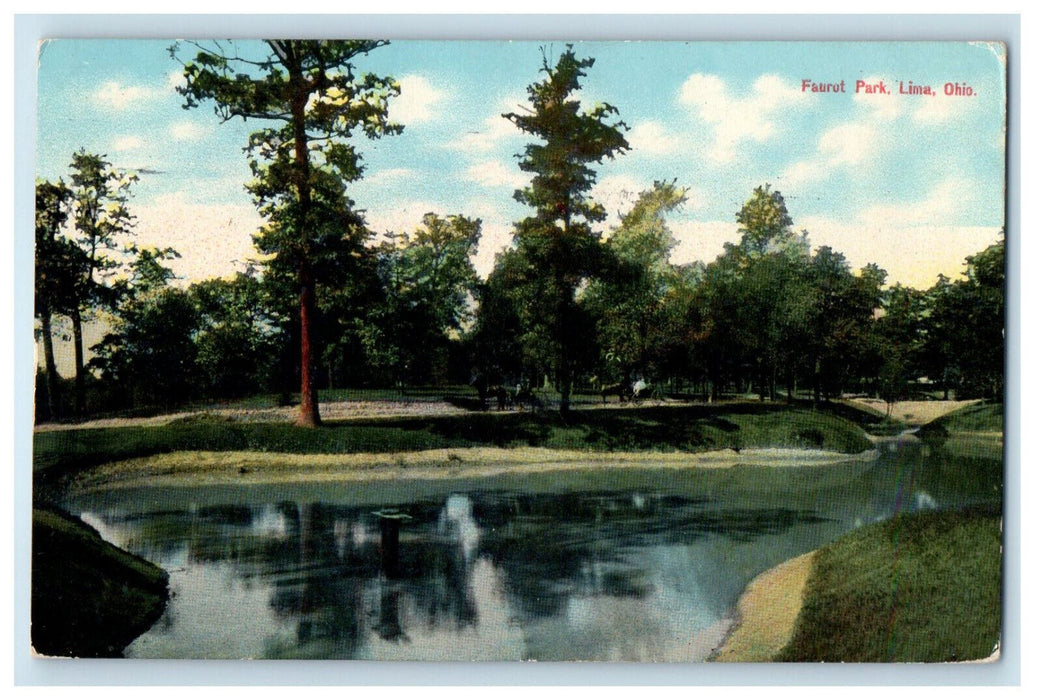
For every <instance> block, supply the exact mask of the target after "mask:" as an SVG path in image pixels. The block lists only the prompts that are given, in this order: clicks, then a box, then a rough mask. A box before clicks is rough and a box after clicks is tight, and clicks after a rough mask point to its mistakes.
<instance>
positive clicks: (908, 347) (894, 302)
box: [873, 284, 929, 416]
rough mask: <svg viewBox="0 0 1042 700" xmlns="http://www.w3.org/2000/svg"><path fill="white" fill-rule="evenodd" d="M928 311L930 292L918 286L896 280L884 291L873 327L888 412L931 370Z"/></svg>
mask: <svg viewBox="0 0 1042 700" xmlns="http://www.w3.org/2000/svg"><path fill="white" fill-rule="evenodd" d="M928 311H929V309H928V305H927V295H926V293H925V292H922V291H920V290H918V289H914V288H912V287H905V286H903V285H901V284H895V285H894V286H893V287H891V288H890V289H888V290H887V291H886V293H885V295H884V302H883V314H882V315H881V316H880V317H879V319H878V320H877V321H876V323H875V324H874V326H873V330H874V335H875V340H876V344H875V348H874V350H875V354H876V367H877V374H878V391H879V395H880V397H881V398H882V399H883V400H885V401H886V403H887V416H889V415H890V414H891V413H892V411H893V404H894V402H895V401H898V400H899V399H901V398H902V397H903V396H905V395H906V394H907V391H908V387H909V385H910V384H912V383H913V382H915V381H916V380H917V379H918V378H919V377H920V376H923V375H924V374H926V373H927V369H926V364H925V360H926V353H925V343H926V332H927V320H928Z"/></svg>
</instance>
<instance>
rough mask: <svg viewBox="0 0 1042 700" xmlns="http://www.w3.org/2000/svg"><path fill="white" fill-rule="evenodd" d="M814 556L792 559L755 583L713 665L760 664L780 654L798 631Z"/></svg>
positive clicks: (807, 555)
mask: <svg viewBox="0 0 1042 700" xmlns="http://www.w3.org/2000/svg"><path fill="white" fill-rule="evenodd" d="M814 555H815V552H808V553H807V554H804V555H802V556H799V557H796V558H795V559H789V560H788V561H786V562H783V563H781V564H779V565H778V566H776V567H774V568H773V569H769V570H768V571H765V572H764V573H762V574H760V575H759V576H757V577H756V578H755V579H753V581H752V583H750V584H749V586H748V587H747V588H746V589H745V592H744V593H742V597H741V598H740V599H739V601H738V622H737V624H736V625H735V626H734V627H733V628H732V629H731V632H730V633H729V634H728V636H727V639H726V640H725V641H724V644H723V646H722V647H721V648H720V649H719V650H718V651H717V652H716V654H715V655H714V656H713V660H714V661H727V662H744V663H761V662H765V661H771V660H772V659H773V658H774V656H775V655H776V654H777V653H778V652H780V651H781V650H782V649H783V648H784V647H785V645H786V644H788V642H789V639H791V638H792V633H793V630H794V629H795V627H796V618H797V617H798V616H799V613H800V608H802V607H803V594H804V591H805V589H806V587H807V579H808V578H809V577H810V572H811V568H812V565H813V563H814Z"/></svg>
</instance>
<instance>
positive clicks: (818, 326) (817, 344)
mask: <svg viewBox="0 0 1042 700" xmlns="http://www.w3.org/2000/svg"><path fill="white" fill-rule="evenodd" d="M885 281H886V272H885V271H883V270H881V269H880V268H878V267H876V266H875V265H868V266H866V267H865V268H863V269H862V270H861V272H860V274H859V275H857V276H855V275H854V274H853V273H851V271H850V265H849V263H848V262H847V260H846V257H845V256H844V255H843V254H842V253H839V252H836V251H834V250H833V249H832V248H830V247H828V246H822V247H821V248H818V250H817V251H815V253H814V257H813V259H812V260H811V284H812V286H811V295H812V296H811V298H812V299H813V315H812V318H811V323H810V325H811V328H812V330H813V333H812V335H811V337H810V339H809V341H810V342H809V344H808V354H809V356H810V359H811V361H812V363H813V364H812V371H813V384H814V397H815V401H817V400H820V399H821V398H822V397H824V398H826V399H827V398H831V397H833V396H838V395H839V394H840V393H841V392H842V390H843V387H844V386H845V385H846V384H848V383H849V382H850V381H851V380H852V379H853V378H854V377H857V376H859V375H860V374H862V373H863V372H861V369H862V367H864V366H865V364H866V361H867V358H868V356H869V355H870V353H871V348H872V325H873V323H874V318H875V312H876V310H877V309H880V308H882V286H883V283H884V282H885Z"/></svg>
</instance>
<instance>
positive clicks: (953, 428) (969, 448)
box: [918, 403, 1004, 460]
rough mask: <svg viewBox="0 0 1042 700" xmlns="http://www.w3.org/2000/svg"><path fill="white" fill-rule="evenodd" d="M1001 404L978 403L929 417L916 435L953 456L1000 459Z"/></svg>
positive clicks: (1001, 447)
mask: <svg viewBox="0 0 1042 700" xmlns="http://www.w3.org/2000/svg"><path fill="white" fill-rule="evenodd" d="M1003 427H1004V420H1003V406H1002V404H1001V403H978V404H973V405H972V406H966V407H965V408H960V409H959V410H958V411H953V412H952V413H949V414H948V415H945V416H941V417H940V418H938V419H936V420H933V421H930V422H929V423H927V424H926V425H924V426H923V427H922V428H920V429H919V432H918V435H919V437H920V438H921V439H922V440H925V441H926V442H928V443H929V444H930V445H931V446H932V447H934V448H935V449H939V450H944V451H945V452H947V453H948V454H950V455H953V456H966V457H978V458H981V457H982V458H988V459H999V460H1001V459H1002V449H1003V442H1004V440H1003Z"/></svg>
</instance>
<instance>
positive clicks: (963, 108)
mask: <svg viewBox="0 0 1042 700" xmlns="http://www.w3.org/2000/svg"><path fill="white" fill-rule="evenodd" d="M909 99H910V100H911V99H915V100H916V101H918V103H919V104H918V106H917V107H916V108H915V110H914V111H913V112H912V119H914V120H915V121H917V122H919V123H920V124H942V123H944V122H950V121H952V120H953V119H959V118H961V117H962V115H963V114H965V113H966V112H968V111H969V110H970V106H971V105H972V104H973V98H972V97H948V96H946V95H945V94H944V93H941V94H939V95H935V96H933V97H917V98H909Z"/></svg>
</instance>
